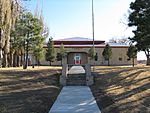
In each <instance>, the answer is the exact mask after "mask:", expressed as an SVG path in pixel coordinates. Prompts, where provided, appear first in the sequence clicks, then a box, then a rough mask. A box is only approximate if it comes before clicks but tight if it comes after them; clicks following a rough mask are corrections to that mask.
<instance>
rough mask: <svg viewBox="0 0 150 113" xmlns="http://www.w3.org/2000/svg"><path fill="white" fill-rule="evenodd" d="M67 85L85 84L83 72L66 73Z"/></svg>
mask: <svg viewBox="0 0 150 113" xmlns="http://www.w3.org/2000/svg"><path fill="white" fill-rule="evenodd" d="M67 85H68V86H85V85H86V75H85V74H69V75H67Z"/></svg>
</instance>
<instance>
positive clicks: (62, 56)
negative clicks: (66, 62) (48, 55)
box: [60, 44, 66, 65]
mask: <svg viewBox="0 0 150 113" xmlns="http://www.w3.org/2000/svg"><path fill="white" fill-rule="evenodd" d="M60 56H61V65H62V60H63V58H65V57H66V50H65V48H64V45H63V44H61V45H60Z"/></svg>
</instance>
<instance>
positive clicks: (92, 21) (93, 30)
mask: <svg viewBox="0 0 150 113" xmlns="http://www.w3.org/2000/svg"><path fill="white" fill-rule="evenodd" d="M92 35H93V47H94V35H95V34H94V7H93V0H92Z"/></svg>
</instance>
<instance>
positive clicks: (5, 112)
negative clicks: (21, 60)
mask: <svg viewBox="0 0 150 113" xmlns="http://www.w3.org/2000/svg"><path fill="white" fill-rule="evenodd" d="M59 73H60V69H58V68H43V67H42V68H41V69H40V68H38V69H28V70H22V69H18V68H15V69H2V70H0V113H48V111H49V109H50V108H51V106H52V105H53V103H54V101H55V99H56V98H57V96H58V94H59V92H60V90H61V86H59V75H60V74H59Z"/></svg>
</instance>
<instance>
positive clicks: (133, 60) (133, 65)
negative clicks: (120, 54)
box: [132, 58, 134, 67]
mask: <svg viewBox="0 0 150 113" xmlns="http://www.w3.org/2000/svg"><path fill="white" fill-rule="evenodd" d="M132 66H133V67H134V58H132Z"/></svg>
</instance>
